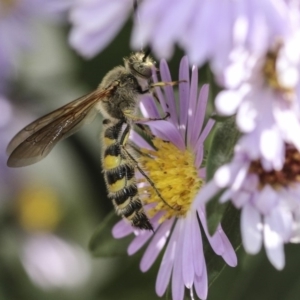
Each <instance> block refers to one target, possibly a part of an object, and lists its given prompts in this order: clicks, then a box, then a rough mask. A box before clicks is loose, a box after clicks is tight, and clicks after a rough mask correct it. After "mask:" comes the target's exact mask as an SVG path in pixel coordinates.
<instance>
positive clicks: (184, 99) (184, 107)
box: [179, 56, 190, 140]
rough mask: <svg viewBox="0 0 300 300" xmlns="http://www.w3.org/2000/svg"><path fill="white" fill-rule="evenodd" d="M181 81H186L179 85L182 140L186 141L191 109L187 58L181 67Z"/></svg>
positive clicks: (182, 61)
mask: <svg viewBox="0 0 300 300" xmlns="http://www.w3.org/2000/svg"><path fill="white" fill-rule="evenodd" d="M179 80H185V81H186V82H182V83H180V84H179V106H180V112H179V130H180V132H181V136H182V139H183V140H184V139H185V135H186V126H187V118H188V107H189V101H188V99H189V82H190V76H189V61H188V58H187V56H184V57H183V58H182V59H181V62H180V67H179Z"/></svg>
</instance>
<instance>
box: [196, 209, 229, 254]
mask: <svg viewBox="0 0 300 300" xmlns="http://www.w3.org/2000/svg"><path fill="white" fill-rule="evenodd" d="M204 211H205V208H204V207H203V206H202V207H200V208H198V214H199V218H200V221H201V224H202V226H203V229H204V232H205V235H206V237H207V239H208V241H209V243H210V245H211V247H212V248H213V250H214V251H215V253H216V254H218V255H222V254H223V253H224V245H223V242H222V239H221V236H220V233H219V232H218V230H217V231H216V232H215V233H214V235H213V236H211V235H210V234H209V232H208V229H207V220H206V216H205V213H204Z"/></svg>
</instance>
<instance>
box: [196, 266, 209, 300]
mask: <svg viewBox="0 0 300 300" xmlns="http://www.w3.org/2000/svg"><path fill="white" fill-rule="evenodd" d="M194 286H195V291H196V293H197V295H198V297H199V298H200V299H202V300H205V299H206V298H207V293H208V281H207V270H206V264H205V261H204V264H203V272H202V274H201V276H197V275H196V276H195V281H194Z"/></svg>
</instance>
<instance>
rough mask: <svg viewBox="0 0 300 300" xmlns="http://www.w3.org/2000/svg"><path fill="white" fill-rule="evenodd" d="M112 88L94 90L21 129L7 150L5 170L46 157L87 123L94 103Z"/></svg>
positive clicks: (91, 114)
mask: <svg viewBox="0 0 300 300" xmlns="http://www.w3.org/2000/svg"><path fill="white" fill-rule="evenodd" d="M112 89H113V87H110V88H107V89H105V90H102V91H99V90H96V91H94V92H92V93H90V94H88V95H86V96H83V97H80V98H78V99H76V100H74V101H72V102H70V103H68V104H66V105H65V106H63V107H61V108H58V109H57V110H55V111H53V112H51V113H49V114H47V115H45V116H43V117H41V118H39V119H37V120H36V121H34V122H32V123H31V124H29V125H28V126H26V127H25V128H24V129H22V130H21V131H20V132H19V133H17V134H16V136H15V137H14V138H13V139H12V140H11V142H10V143H9V145H8V147H7V153H8V154H9V155H10V156H9V158H8V161H7V165H8V166H9V167H23V166H28V165H31V164H33V163H36V162H38V161H40V160H41V159H43V158H44V157H46V156H47V155H48V153H49V152H50V151H51V150H52V149H53V147H54V146H55V145H56V144H57V142H59V141H61V140H62V139H64V138H66V137H68V136H70V135H71V134H73V133H75V132H76V131H77V130H78V129H79V128H81V127H82V125H84V124H86V123H88V122H91V121H92V120H93V119H94V117H95V115H96V113H97V112H96V110H95V109H94V107H95V104H96V103H97V102H99V101H102V100H103V99H105V98H106V97H108V96H110V94H111V92H112Z"/></svg>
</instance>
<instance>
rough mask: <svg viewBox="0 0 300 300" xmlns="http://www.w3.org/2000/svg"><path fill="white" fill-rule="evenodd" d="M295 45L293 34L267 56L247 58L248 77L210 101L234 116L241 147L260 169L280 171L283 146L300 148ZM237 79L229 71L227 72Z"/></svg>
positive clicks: (297, 37) (299, 37)
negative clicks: (240, 135)
mask: <svg viewBox="0 0 300 300" xmlns="http://www.w3.org/2000/svg"><path fill="white" fill-rule="evenodd" d="M299 42H300V31H299V30H298V31H297V32H295V33H294V35H293V36H292V37H291V38H289V39H286V40H279V41H278V42H277V43H276V45H275V46H274V47H273V49H272V50H270V51H269V52H268V53H267V54H266V55H264V56H261V57H257V56H253V57H252V58H250V57H248V58H247V59H246V60H245V62H246V63H245V65H244V70H248V71H249V72H248V75H249V76H246V77H245V78H244V79H243V80H242V82H241V83H240V84H238V85H237V86H236V87H235V85H231V84H230V83H229V84H228V85H229V86H231V87H229V88H228V89H227V90H224V91H222V92H220V93H219V94H218V96H217V98H216V100H215V106H216V109H217V112H218V113H219V114H221V115H232V114H236V123H237V126H238V129H239V130H240V131H241V132H242V133H244V136H243V138H242V140H241V141H240V147H242V148H243V149H244V151H246V152H248V155H249V157H250V158H251V159H252V160H256V159H260V160H261V163H262V165H263V167H264V169H265V170H271V169H276V170H280V169H281V168H282V167H283V164H284V160H285V144H286V143H287V144H292V145H293V146H294V147H296V148H297V149H298V151H299V150H300V139H299V131H300V102H299V99H300V94H299V86H300V73H299V69H300V54H299V51H297V47H296V45H297V44H298V43H299ZM225 73H226V71H225ZM236 75H237V73H235V72H234V71H233V70H232V72H228V74H227V76H228V78H236ZM225 81H226V80H225Z"/></svg>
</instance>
